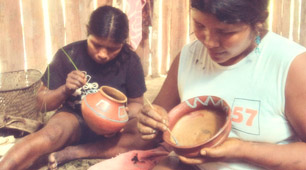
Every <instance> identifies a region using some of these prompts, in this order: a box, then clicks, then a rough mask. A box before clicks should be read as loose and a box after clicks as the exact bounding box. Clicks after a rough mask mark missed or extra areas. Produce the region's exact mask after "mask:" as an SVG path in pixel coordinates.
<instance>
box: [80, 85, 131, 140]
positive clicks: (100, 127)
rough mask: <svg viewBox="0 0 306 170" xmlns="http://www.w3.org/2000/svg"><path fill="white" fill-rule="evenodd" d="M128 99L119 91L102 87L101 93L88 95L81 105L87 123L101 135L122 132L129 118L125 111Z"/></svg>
mask: <svg viewBox="0 0 306 170" xmlns="http://www.w3.org/2000/svg"><path fill="white" fill-rule="evenodd" d="M126 102H127V97H126V96H125V95H124V94H123V93H122V92H120V91H119V90H117V89H115V88H112V87H109V86H101V87H100V89H99V91H98V92H96V93H91V94H88V95H86V96H85V97H84V98H83V100H82V104H81V110H82V114H83V117H84V120H85V122H86V123H87V125H88V126H89V128H90V129H91V130H93V131H94V132H95V133H97V134H99V135H112V134H114V133H116V132H118V131H120V130H121V129H122V128H123V127H124V126H125V124H126V123H127V121H128V119H129V117H128V114H127V112H126V110H125V104H126Z"/></svg>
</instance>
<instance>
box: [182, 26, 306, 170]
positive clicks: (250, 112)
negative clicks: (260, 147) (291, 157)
mask: <svg viewBox="0 0 306 170" xmlns="http://www.w3.org/2000/svg"><path fill="white" fill-rule="evenodd" d="M305 51H306V48H305V47H303V46H301V45H299V44H296V43H294V42H292V41H289V40H288V39H285V38H283V37H281V36H279V35H277V34H275V33H272V32H268V33H267V34H266V36H265V37H264V38H263V39H262V41H261V43H260V45H259V52H258V53H256V52H255V50H254V51H253V52H251V53H250V54H249V55H248V56H247V57H245V58H244V59H242V60H241V61H239V62H238V63H236V64H234V65H231V66H221V65H219V64H217V63H215V62H214V61H212V60H211V59H210V57H209V56H208V53H207V52H206V49H205V47H204V46H203V44H202V43H201V42H200V41H198V40H196V41H194V42H192V43H190V44H188V45H186V46H185V47H184V48H183V49H182V51H181V55H180V62H179V69H178V89H179V95H180V98H181V101H185V100H187V99H189V98H192V97H196V96H201V95H213V96H218V97H221V98H223V99H224V100H225V101H227V103H228V104H229V105H230V106H231V109H232V131H231V133H230V137H236V138H239V139H242V140H246V141H257V142H268V143H276V144H286V143H290V142H294V141H297V140H298V139H297V136H296V135H295V133H294V131H293V130H292V129H291V127H290V125H289V122H288V121H287V119H286V117H285V113H284V109H285V84H286V78H287V74H288V70H289V67H290V64H291V62H292V60H293V59H294V58H295V57H296V56H297V55H299V54H301V53H303V52H305ZM199 167H200V168H201V169H207V170H214V169H216V170H227V169H235V170H240V169H241V170H245V169H248V170H249V169H262V168H260V167H256V166H254V165H250V164H247V163H243V162H239V163H238V162H214V163H205V164H202V165H199Z"/></svg>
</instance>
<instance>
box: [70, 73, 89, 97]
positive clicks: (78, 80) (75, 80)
mask: <svg viewBox="0 0 306 170" xmlns="http://www.w3.org/2000/svg"><path fill="white" fill-rule="evenodd" d="M86 81H87V80H86V75H85V73H84V72H82V71H79V70H74V71H72V72H70V73H69V74H68V75H67V78H66V84H65V94H68V95H71V94H72V93H74V91H75V90H76V89H78V88H80V87H82V86H84V85H85V84H86Z"/></svg>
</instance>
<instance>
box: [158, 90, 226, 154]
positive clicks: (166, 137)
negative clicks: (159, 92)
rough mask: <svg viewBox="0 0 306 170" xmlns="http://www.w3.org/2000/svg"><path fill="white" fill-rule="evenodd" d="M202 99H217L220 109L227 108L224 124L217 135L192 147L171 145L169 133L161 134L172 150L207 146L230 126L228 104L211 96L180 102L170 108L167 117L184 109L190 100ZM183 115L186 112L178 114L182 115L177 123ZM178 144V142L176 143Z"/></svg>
mask: <svg viewBox="0 0 306 170" xmlns="http://www.w3.org/2000/svg"><path fill="white" fill-rule="evenodd" d="M203 97H205V98H206V100H209V99H210V100H213V98H215V99H219V101H221V105H223V106H222V107H224V108H227V117H226V120H225V123H224V124H223V126H222V127H221V128H220V129H219V130H218V132H217V133H215V134H214V136H212V137H211V138H209V139H208V140H205V141H204V142H201V143H199V144H197V145H192V146H191V145H187V146H186V145H176V144H175V143H173V142H172V141H171V139H170V138H171V136H170V133H169V132H168V131H165V132H164V133H163V140H164V141H165V142H166V143H167V144H169V145H171V146H172V147H174V148H178V149H191V148H197V147H200V146H202V145H204V144H207V143H209V142H211V141H213V140H214V139H216V138H217V137H218V136H219V135H220V134H221V133H223V132H224V130H225V129H226V128H227V126H229V124H231V114H232V113H231V109H230V106H229V105H228V103H227V102H226V101H225V100H224V99H222V98H220V97H218V96H212V95H202V96H196V97H192V98H189V99H187V100H185V101H183V102H181V103H180V104H178V105H176V106H175V107H174V108H172V109H171V110H170V111H169V113H168V115H170V114H174V113H175V112H177V110H179V109H181V108H182V107H185V105H186V103H187V102H189V101H190V100H196V99H197V98H198V99H199V98H203ZM213 101H214V100H213ZM187 105H188V104H187ZM202 106H203V107H207V106H204V105H203V104H202ZM210 108H211V107H210ZM193 111H197V110H196V109H195V110H192V111H190V112H193ZM185 113H186V112H184V113H180V114H182V115H181V116H180V117H179V118H178V119H177V121H178V120H180V119H181V118H182V117H183V116H184V115H185ZM177 121H176V122H177ZM176 122H175V123H176ZM175 123H174V124H173V126H172V127H169V129H170V130H172V129H173V127H174V125H175ZM178 142H179V141H178Z"/></svg>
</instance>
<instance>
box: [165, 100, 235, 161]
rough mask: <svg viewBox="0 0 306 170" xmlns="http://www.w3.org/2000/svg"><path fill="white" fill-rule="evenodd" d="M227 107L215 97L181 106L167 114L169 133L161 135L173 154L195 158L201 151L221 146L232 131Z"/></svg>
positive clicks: (183, 103) (190, 101)
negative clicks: (172, 150)
mask: <svg viewBox="0 0 306 170" xmlns="http://www.w3.org/2000/svg"><path fill="white" fill-rule="evenodd" d="M230 114H231V113H230V107H229V105H228V104H227V103H226V102H225V101H224V100H222V99H221V98H219V97H216V96H199V97H195V98H191V99H189V100H187V101H185V102H182V103H180V104H179V105H177V106H176V107H174V108H173V109H172V110H171V111H170V112H169V129H170V130H171V132H172V135H173V136H174V137H175V139H176V141H177V142H178V144H176V143H175V141H174V139H173V137H172V136H171V135H170V133H169V132H165V133H164V134H163V139H164V141H165V142H166V143H168V144H169V145H170V146H172V147H173V149H174V151H175V152H176V153H177V154H179V155H183V156H186V157H195V156H198V155H199V151H200V149H201V148H203V147H215V146H217V145H219V144H221V143H222V142H223V141H224V140H225V139H226V138H227V137H228V134H229V132H230V130H231V119H230Z"/></svg>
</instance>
